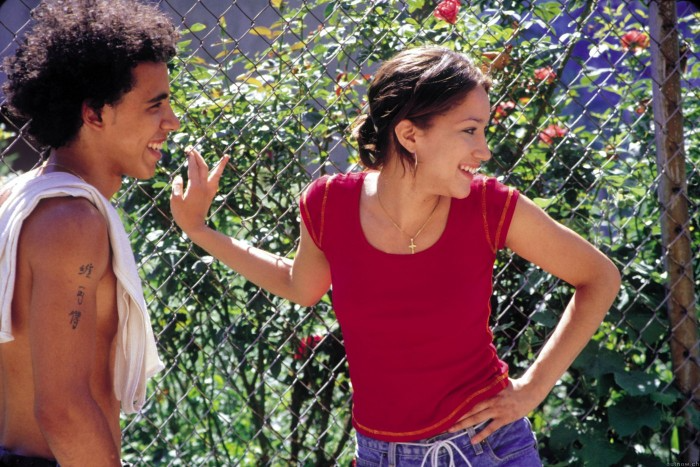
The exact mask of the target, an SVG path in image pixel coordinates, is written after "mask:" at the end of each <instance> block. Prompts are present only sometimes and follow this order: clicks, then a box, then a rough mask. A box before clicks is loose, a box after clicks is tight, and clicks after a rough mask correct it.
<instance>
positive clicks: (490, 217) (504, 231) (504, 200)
mask: <svg viewBox="0 0 700 467" xmlns="http://www.w3.org/2000/svg"><path fill="white" fill-rule="evenodd" d="M479 195H480V197H481V210H482V215H483V220H484V232H485V234H486V240H487V242H488V244H489V246H490V247H491V250H492V251H493V253H496V252H497V251H498V250H500V249H502V248H504V247H505V243H506V237H507V236H508V229H509V228H510V222H511V220H513V213H514V212H515V205H516V203H517V201H518V196H519V193H518V191H517V190H516V189H514V188H513V187H510V186H507V185H504V184H502V183H501V182H499V181H498V180H496V179H495V178H484V179H483V180H482V183H481V186H480V193H479Z"/></svg>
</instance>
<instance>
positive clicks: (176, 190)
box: [170, 175, 182, 200]
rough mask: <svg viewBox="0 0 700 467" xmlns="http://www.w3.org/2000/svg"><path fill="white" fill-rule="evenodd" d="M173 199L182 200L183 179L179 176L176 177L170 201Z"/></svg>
mask: <svg viewBox="0 0 700 467" xmlns="http://www.w3.org/2000/svg"><path fill="white" fill-rule="evenodd" d="M173 198H178V199H179V198H182V177H181V176H179V175H176V176H175V178H174V179H173V191H172V194H171V195H170V199H171V200H172V199H173Z"/></svg>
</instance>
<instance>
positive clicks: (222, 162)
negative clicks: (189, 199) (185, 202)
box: [208, 154, 231, 186]
mask: <svg viewBox="0 0 700 467" xmlns="http://www.w3.org/2000/svg"><path fill="white" fill-rule="evenodd" d="M229 159H231V156H229V155H228V154H224V157H222V158H221V159H219V162H217V163H216V164H215V165H214V167H213V168H212V169H211V172H210V173H209V178H208V182H209V184H210V185H213V186H218V185H219V180H220V179H221V174H223V173H224V169H225V168H226V164H227V163H228V161H229Z"/></svg>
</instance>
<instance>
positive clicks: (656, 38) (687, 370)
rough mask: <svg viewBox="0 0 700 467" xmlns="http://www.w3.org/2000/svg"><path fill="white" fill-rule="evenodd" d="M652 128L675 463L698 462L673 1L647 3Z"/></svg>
mask: <svg viewBox="0 0 700 467" xmlns="http://www.w3.org/2000/svg"><path fill="white" fill-rule="evenodd" d="M650 9H651V11H650V32H651V38H650V39H651V57H652V68H653V69H652V86H653V92H654V104H653V105H654V132H655V137H656V158H657V163H658V172H659V192H658V196H659V203H660V205H661V229H662V235H663V250H662V251H663V258H664V264H665V267H666V271H667V273H668V283H667V296H666V304H667V307H668V317H669V322H670V326H671V356H672V359H673V371H674V375H675V379H676V383H677V385H678V388H679V389H680V390H681V392H682V393H683V395H684V396H685V397H686V400H685V402H684V404H682V407H683V412H684V413H683V415H684V417H685V426H684V427H683V428H682V429H681V433H680V435H681V436H680V450H681V453H680V456H681V459H679V461H680V462H684V463H688V464H687V465H698V464H697V462H698V461H699V460H700V431H699V428H698V427H696V426H694V425H693V423H692V420H691V418H690V409H692V408H695V409H698V408H700V359H699V358H698V320H697V315H696V314H697V311H696V304H697V302H696V297H695V289H694V285H693V284H694V280H693V264H692V263H693V261H692V260H693V254H692V251H691V242H690V232H689V230H688V229H689V226H690V215H689V208H688V186H687V181H686V168H685V166H686V161H685V150H684V146H683V144H684V143H683V113H682V95H681V73H682V71H681V68H680V57H679V39H678V30H677V26H678V18H677V13H676V1H675V0H652V1H651V4H650Z"/></svg>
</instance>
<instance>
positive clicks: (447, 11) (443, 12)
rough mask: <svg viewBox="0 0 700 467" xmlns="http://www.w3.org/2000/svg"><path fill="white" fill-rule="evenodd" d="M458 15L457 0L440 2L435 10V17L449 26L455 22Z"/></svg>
mask: <svg viewBox="0 0 700 467" xmlns="http://www.w3.org/2000/svg"><path fill="white" fill-rule="evenodd" d="M458 13H459V0H442V1H441V2H440V3H438V6H437V8H435V13H433V14H434V15H435V17H436V18H437V19H441V20H443V21H447V22H448V23H450V24H455V23H456V22H457V14H458Z"/></svg>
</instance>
